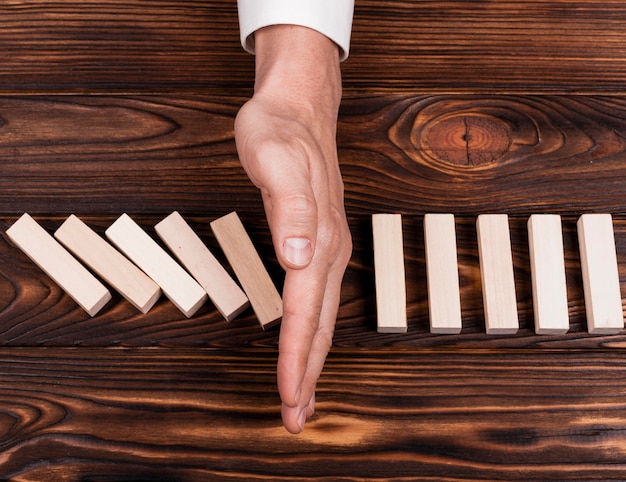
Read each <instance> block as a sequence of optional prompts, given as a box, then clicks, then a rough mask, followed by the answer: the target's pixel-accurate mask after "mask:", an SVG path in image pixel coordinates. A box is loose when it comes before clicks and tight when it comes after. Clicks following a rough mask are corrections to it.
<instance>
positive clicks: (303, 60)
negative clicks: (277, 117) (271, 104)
mask: <svg viewBox="0 0 626 482" xmlns="http://www.w3.org/2000/svg"><path fill="white" fill-rule="evenodd" d="M255 45H256V80H255V87H254V91H255V95H260V96H264V97H265V96H269V97H270V98H272V97H275V98H276V100H278V101H280V103H285V102H286V103H289V104H291V106H293V105H294V104H295V105H298V106H299V107H301V108H303V109H304V110H309V111H310V112H311V113H312V114H313V115H316V116H317V115H320V114H327V115H330V116H332V117H334V118H336V116H337V111H338V109H339V103H340V102H341V70H340V67H339V47H338V46H337V45H336V44H335V43H334V42H333V41H332V40H330V39H329V38H328V37H326V36H325V35H323V34H321V33H319V32H317V31H315V30H312V29H309V28H307V27H301V26H296V25H273V26H269V27H264V28H262V29H260V30H258V31H257V32H256V33H255Z"/></svg>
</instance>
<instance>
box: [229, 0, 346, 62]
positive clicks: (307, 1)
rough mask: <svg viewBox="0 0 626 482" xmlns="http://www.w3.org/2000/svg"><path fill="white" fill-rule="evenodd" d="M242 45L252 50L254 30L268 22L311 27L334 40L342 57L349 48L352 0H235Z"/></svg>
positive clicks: (247, 49) (342, 58)
mask: <svg viewBox="0 0 626 482" xmlns="http://www.w3.org/2000/svg"><path fill="white" fill-rule="evenodd" d="M237 6H238V9H239V32H240V35H241V44H242V45H243V48H244V49H246V51H248V52H250V53H254V32H255V31H256V30H258V29H260V28H262V27H267V26H269V25H279V24H283V25H284V24H291V25H301V26H304V27H308V28H312V29H314V30H317V31H318V32H320V33H322V34H324V35H326V36H327V37H328V38H330V39H331V40H333V41H334V42H335V43H336V44H337V45H338V46H339V48H340V58H341V60H345V59H346V58H347V57H348V52H349V50H350V34H351V32H352V16H353V13H354V0H237Z"/></svg>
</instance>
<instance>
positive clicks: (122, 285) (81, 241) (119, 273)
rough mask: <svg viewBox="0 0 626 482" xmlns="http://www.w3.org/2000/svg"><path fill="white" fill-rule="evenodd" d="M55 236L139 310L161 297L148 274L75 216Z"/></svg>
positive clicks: (150, 306)
mask: <svg viewBox="0 0 626 482" xmlns="http://www.w3.org/2000/svg"><path fill="white" fill-rule="evenodd" d="M54 236H55V238H57V239H58V240H59V241H60V242H61V243H63V245H64V246H65V247H66V248H67V249H69V250H70V251H71V252H72V253H74V255H75V256H77V257H78V258H79V259H81V260H82V262H83V263H85V264H86V265H87V266H89V267H90V268H91V269H92V270H93V271H94V272H95V273H96V274H98V276H100V277H101V278H102V279H104V280H105V281H106V282H107V283H108V284H109V285H111V286H112V287H113V288H115V289H116V290H117V291H119V292H120V293H121V294H122V296H124V298H126V299H127V300H128V301H130V302H131V303H132V304H133V305H134V306H135V307H136V308H137V309H138V310H140V311H141V312H142V313H147V312H148V310H150V308H152V306H154V304H155V303H156V302H157V300H158V299H159V297H160V296H161V289H160V288H159V286H158V285H157V284H156V283H155V282H154V281H153V280H152V279H150V277H149V276H148V275H146V274H145V273H144V272H143V271H141V270H140V269H139V268H137V266H135V265H134V264H133V263H131V262H130V261H129V260H128V259H127V258H126V257H124V256H123V255H122V254H121V253H120V252H119V251H117V250H116V249H115V248H113V246H111V245H110V244H109V243H107V242H106V241H105V240H104V239H103V238H102V237H101V236H99V235H98V234H97V233H96V232H95V231H93V230H92V229H91V228H90V227H89V226H87V225H86V224H85V223H84V222H83V221H81V220H80V219H79V218H78V217H76V216H74V215H71V216H70V217H68V218H67V219H66V220H65V222H64V223H63V224H62V225H61V227H60V228H59V229H57V230H56V232H55V233H54Z"/></svg>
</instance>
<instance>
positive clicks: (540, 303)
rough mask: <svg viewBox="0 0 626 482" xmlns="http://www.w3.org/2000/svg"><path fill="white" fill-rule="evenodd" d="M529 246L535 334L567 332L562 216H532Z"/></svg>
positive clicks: (567, 315) (529, 229) (567, 318)
mask: <svg viewBox="0 0 626 482" xmlns="http://www.w3.org/2000/svg"><path fill="white" fill-rule="evenodd" d="M528 246H529V250H530V272H531V280H532V291H533V310H534V314H535V333H537V334H540V335H543V334H560V333H566V332H567V331H568V330H569V313H568V307H567V286H566V283H565V256H564V252H563V232H562V229H561V216H559V215H558V214H533V215H532V216H530V218H529V220H528Z"/></svg>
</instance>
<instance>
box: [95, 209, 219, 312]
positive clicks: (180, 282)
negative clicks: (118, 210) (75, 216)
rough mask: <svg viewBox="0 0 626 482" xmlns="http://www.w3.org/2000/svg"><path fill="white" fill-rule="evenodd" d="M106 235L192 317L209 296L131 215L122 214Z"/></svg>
mask: <svg viewBox="0 0 626 482" xmlns="http://www.w3.org/2000/svg"><path fill="white" fill-rule="evenodd" d="M105 234H106V236H107V238H109V240H111V242H112V243H113V244H114V245H115V246H117V247H118V248H119V249H120V250H121V251H122V252H123V253H124V254H126V256H128V257H129V258H130V259H131V260H132V261H133V262H134V263H135V264H136V265H137V266H139V268H141V269H142V270H143V271H144V272H145V273H146V274H147V275H148V276H150V278H152V279H153V280H154V281H155V282H156V283H157V284H158V285H159V286H160V287H161V289H162V290H163V293H165V296H167V298H168V299H169V300H170V301H171V302H172V303H174V305H176V307H177V308H178V309H179V310H180V311H182V312H183V313H184V314H185V316H187V317H191V316H193V314H194V313H195V312H196V311H198V309H199V308H200V307H201V306H202V305H203V304H204V302H205V301H206V300H207V298H208V296H207V294H206V292H205V291H204V289H202V287H201V286H200V285H199V284H198V283H197V282H196V280H194V279H193V278H192V277H191V275H189V273H187V272H186V271H185V270H184V269H183V268H182V267H181V266H180V265H179V264H178V263H177V262H176V261H175V260H174V259H173V258H172V257H171V256H170V255H169V254H168V253H167V252H166V251H165V250H164V249H163V248H161V246H159V245H158V244H157V242H156V241H155V240H154V239H152V238H151V237H150V235H149V234H148V233H146V232H145V231H144V230H143V229H142V228H141V227H140V226H139V225H138V224H137V223H136V222H135V221H133V220H132V219H131V217H130V216H128V214H122V215H121V216H120V217H119V218H118V219H117V220H116V221H115V222H114V223H113V224H112V225H111V226H109V228H108V229H107V230H106V231H105Z"/></svg>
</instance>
